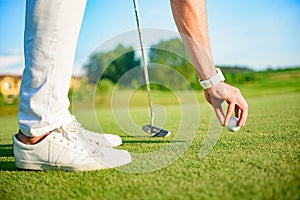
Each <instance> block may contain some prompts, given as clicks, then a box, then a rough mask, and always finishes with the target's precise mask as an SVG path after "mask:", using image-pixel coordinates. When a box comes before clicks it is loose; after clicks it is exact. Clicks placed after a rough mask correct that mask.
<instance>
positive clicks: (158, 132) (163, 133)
mask: <svg viewBox="0 0 300 200" xmlns="http://www.w3.org/2000/svg"><path fill="white" fill-rule="evenodd" d="M142 130H143V131H145V132H147V133H149V134H151V136H153V137H168V136H169V135H170V134H171V131H168V130H164V129H162V128H159V127H157V126H153V125H152V126H151V125H150V124H148V125H144V126H142Z"/></svg>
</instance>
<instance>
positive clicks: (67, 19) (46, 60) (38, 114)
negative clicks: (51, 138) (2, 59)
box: [18, 0, 86, 137]
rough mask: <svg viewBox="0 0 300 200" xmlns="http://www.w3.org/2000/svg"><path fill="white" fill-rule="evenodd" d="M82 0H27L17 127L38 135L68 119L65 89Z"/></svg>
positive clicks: (82, 12)
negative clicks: (23, 61)
mask: <svg viewBox="0 0 300 200" xmlns="http://www.w3.org/2000/svg"><path fill="white" fill-rule="evenodd" d="M85 5H86V0H27V2H26V21H25V33H24V54H25V55H24V56H25V69H24V72H23V76H22V84H21V90H20V104H19V116H18V122H19V128H20V130H21V131H22V132H23V133H24V134H25V135H27V136H29V137H35V136H40V135H42V134H44V133H46V132H48V131H51V130H53V129H55V128H58V127H60V126H64V125H67V124H69V123H71V122H72V120H73V119H72V116H71V114H70V112H69V106H70V102H69V100H68V90H69V85H70V79H71V76H72V69H73V64H74V56H75V51H76V44H77V40H78V35H79V32H80V27H81V23H82V18H83V15H84V10H85Z"/></svg>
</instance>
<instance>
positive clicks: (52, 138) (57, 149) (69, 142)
mask: <svg viewBox="0 0 300 200" xmlns="http://www.w3.org/2000/svg"><path fill="white" fill-rule="evenodd" d="M13 143H14V157H15V164H16V167H17V168H21V169H30V170H64V171H91V170H99V169H106V168H114V167H118V166H121V165H125V164H128V163H130V162H131V156H130V154H129V153H128V152H127V151H125V150H117V149H113V148H109V147H102V148H97V152H95V154H93V153H91V152H90V150H89V149H88V148H87V147H86V145H85V143H84V142H83V141H82V140H81V138H80V137H78V135H77V134H76V133H74V132H71V131H70V132H66V131H65V130H63V128H61V129H56V130H54V131H52V132H51V133H50V134H49V135H48V136H47V137H45V138H44V139H43V140H42V141H41V142H39V143H37V144H34V145H26V144H23V143H22V142H20V141H19V140H18V139H17V137H16V135H15V136H13Z"/></svg>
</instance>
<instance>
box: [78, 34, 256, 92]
mask: <svg viewBox="0 0 300 200" xmlns="http://www.w3.org/2000/svg"><path fill="white" fill-rule="evenodd" d="M147 58H148V69H149V75H150V80H151V82H156V83H157V84H152V85H151V87H153V88H155V89H161V90H163V89H166V87H167V88H168V87H172V88H173V89H178V90H184V89H188V88H193V89H200V86H199V83H198V78H197V76H196V73H195V71H194V68H193V66H192V64H191V62H190V60H189V58H188V55H187V52H186V50H185V47H184V45H183V43H182V41H181V40H180V39H178V38H174V39H169V40H161V41H159V42H158V43H157V44H154V45H152V46H151V47H150V48H149V49H147ZM218 67H221V68H222V71H223V73H224V75H225V78H226V81H227V82H228V83H232V84H242V83H245V82H250V81H255V80H256V77H255V73H254V71H253V70H251V69H249V68H247V67H237V66H235V67H234V66H226V67H224V66H223V67H222V66H218ZM84 69H85V71H86V75H87V77H88V82H89V83H90V84H99V83H101V81H100V80H102V82H103V81H104V82H111V83H113V84H116V83H118V84H120V85H124V86H127V87H128V86H129V87H130V86H136V85H141V84H142V85H143V83H144V75H143V67H142V66H141V58H140V57H138V56H137V51H135V50H134V48H133V47H132V46H128V47H125V46H124V45H122V44H119V45H117V46H116V47H115V48H114V49H113V50H111V51H106V52H96V53H94V54H93V55H92V56H91V57H90V58H89V61H88V63H87V64H86V65H84ZM99 81H100V82H99Z"/></svg>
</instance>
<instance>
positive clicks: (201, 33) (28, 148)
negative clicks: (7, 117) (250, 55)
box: [13, 0, 248, 171]
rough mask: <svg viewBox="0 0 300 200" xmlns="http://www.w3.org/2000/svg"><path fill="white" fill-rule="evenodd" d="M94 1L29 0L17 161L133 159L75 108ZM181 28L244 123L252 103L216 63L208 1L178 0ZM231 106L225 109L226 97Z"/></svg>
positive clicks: (111, 163) (95, 163)
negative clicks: (85, 25)
mask: <svg viewBox="0 0 300 200" xmlns="http://www.w3.org/2000/svg"><path fill="white" fill-rule="evenodd" d="M85 5H86V0H27V1H26V19H25V20H26V21H25V32H24V56H25V69H24V71H23V76H22V84H21V90H20V104H19V113H18V123H19V132H18V133H17V134H16V135H14V136H13V143H14V147H13V148H14V156H15V164H16V167H18V168H21V169H31V170H53V169H54V170H55V169H60V170H67V171H89V170H99V169H105V168H114V167H117V166H121V165H125V164H127V163H129V162H131V156H130V154H129V152H127V151H125V150H118V149H115V148H114V147H116V146H118V145H120V144H121V143H122V141H121V138H120V137H119V136H116V135H111V134H99V133H94V132H91V131H88V130H85V129H84V128H82V127H81V126H80V123H79V122H77V121H76V118H75V117H74V116H72V115H71V114H70V112H69V110H68V109H69V105H70V102H69V100H68V89H69V83H70V79H71V75H72V67H73V62H74V55H75V50H76V44H77V39H78V35H79V31H80V26H81V23H82V18H83V15H84V9H85ZM171 7H172V12H173V16H174V20H175V22H176V25H177V28H178V30H179V32H180V34H181V36H182V40H183V42H184V45H185V47H186V49H187V52H188V54H189V56H190V58H191V60H192V63H193V65H194V67H195V70H196V73H197V75H198V76H199V80H200V84H201V86H202V87H203V88H204V93H205V97H206V99H207V101H208V102H209V103H210V104H211V105H212V107H213V108H214V110H215V112H216V114H217V117H218V119H219V120H220V123H221V124H222V125H226V124H227V122H228V120H229V118H230V116H231V115H232V114H233V113H235V115H236V117H238V118H239V122H238V125H239V126H244V125H245V122H246V119H247V114H248V105H247V103H246V101H245V99H244V98H243V96H242V94H241V93H240V91H239V90H238V89H237V88H235V87H233V86H231V85H229V84H226V83H224V82H223V81H224V79H223V76H222V72H221V71H220V70H217V69H216V68H215V67H214V65H213V62H212V55H211V50H210V43H209V39H208V28H207V19H206V6H205V0H171ZM223 101H226V102H227V103H228V109H227V112H226V114H224V113H223V111H222V108H221V103H222V102H223Z"/></svg>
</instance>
